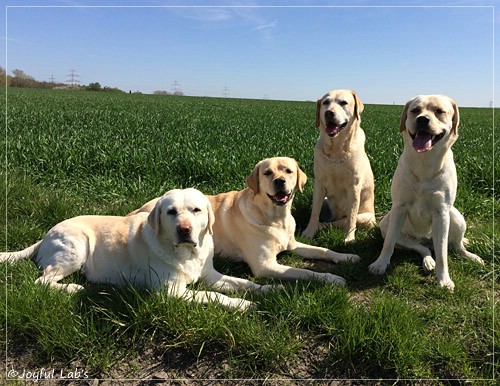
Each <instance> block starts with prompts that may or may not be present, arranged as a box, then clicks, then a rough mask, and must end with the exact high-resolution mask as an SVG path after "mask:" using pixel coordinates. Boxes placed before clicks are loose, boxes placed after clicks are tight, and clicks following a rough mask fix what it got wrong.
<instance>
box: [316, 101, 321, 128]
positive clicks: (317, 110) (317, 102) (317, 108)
mask: <svg viewBox="0 0 500 386" xmlns="http://www.w3.org/2000/svg"><path fill="white" fill-rule="evenodd" d="M320 110H321V99H318V100H317V101H316V128H318V127H319V124H320V123H321V121H320V118H319V112H320Z"/></svg>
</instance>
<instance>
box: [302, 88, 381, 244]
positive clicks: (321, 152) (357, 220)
mask: <svg viewBox="0 0 500 386" xmlns="http://www.w3.org/2000/svg"><path fill="white" fill-rule="evenodd" d="M363 108H364V106H363V103H361V101H360V100H359V98H358V97H357V95H356V93H355V92H354V91H351V90H333V91H330V92H329V93H327V94H325V95H324V96H323V97H322V98H321V99H319V100H318V101H317V106H316V127H319V129H320V132H319V138H318V141H317V142H316V146H315V148H314V192H313V203H312V209H311V217H310V220H309V224H308V225H307V228H306V229H305V230H304V231H303V232H302V236H304V237H306V238H309V239H311V238H313V237H314V234H315V233H316V231H317V230H318V228H319V225H320V224H319V218H320V212H321V208H322V206H323V205H324V204H326V205H327V207H328V209H329V211H330V213H331V219H330V221H331V222H329V224H331V225H334V226H336V227H339V228H343V229H345V231H346V237H345V242H346V243H348V242H352V241H354V240H355V232H356V225H358V226H364V227H368V228H371V227H373V226H375V208H374V182H373V172H372V169H371V166H370V161H369V160H368V156H367V155H366V153H365V133H364V131H363V129H362V128H361V127H360V123H361V113H362V112H363ZM325 197H326V200H325Z"/></svg>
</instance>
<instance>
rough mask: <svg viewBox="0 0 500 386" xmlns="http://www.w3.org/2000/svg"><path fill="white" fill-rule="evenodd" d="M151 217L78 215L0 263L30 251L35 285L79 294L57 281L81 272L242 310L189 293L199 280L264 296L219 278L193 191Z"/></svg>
mask: <svg viewBox="0 0 500 386" xmlns="http://www.w3.org/2000/svg"><path fill="white" fill-rule="evenodd" d="M151 209H152V210H151V213H149V214H148V213H139V214H137V215H135V216H129V217H117V216H80V217H74V218H71V219H69V220H66V221H63V222H61V223H59V224H57V225H56V226H54V227H53V228H52V229H51V230H50V231H49V232H48V233H47V235H46V236H45V237H44V238H43V240H41V241H39V242H38V243H36V244H34V245H32V246H31V247H28V248H26V249H25V250H23V251H19V252H10V253H1V254H0V261H6V260H9V261H13V260H18V259H23V258H27V257H29V256H31V255H32V254H35V253H36V262H37V263H38V265H40V266H41V268H42V270H43V272H42V276H41V277H39V278H38V279H37V280H36V282H37V283H46V284H49V285H50V286H52V287H55V288H61V289H66V290H67V291H70V292H71V291H77V290H80V289H82V288H83V287H82V286H80V285H78V284H60V283H58V281H59V280H61V279H62V278H64V277H66V276H68V275H71V274H72V273H74V272H76V271H78V270H82V271H83V273H84V274H85V276H86V277H87V279H88V280H89V281H91V282H96V283H109V284H117V285H124V284H127V283H130V284H133V285H136V286H140V287H146V288H150V289H154V290H158V291H161V290H162V289H165V287H168V289H167V290H168V293H169V294H171V295H173V296H177V297H184V298H186V299H192V300H194V301H197V302H200V303H208V302H211V301H216V302H220V303H221V304H223V305H225V306H229V307H235V308H239V309H243V310H244V309H247V308H249V307H250V306H252V303H251V302H249V301H246V300H243V299H238V298H230V297H227V296H224V295H222V294H220V293H216V292H209V291H194V290H189V289H187V288H186V286H187V285H188V284H190V283H194V282H196V281H202V282H204V283H205V284H207V285H210V286H213V287H215V288H216V289H218V290H220V291H232V290H236V289H238V288H248V289H253V290H261V291H263V292H266V291H267V290H269V289H270V288H271V287H272V286H260V285H258V284H255V283H252V282H251V281H248V280H244V279H240V278H235V277H230V276H225V275H222V274H221V273H219V272H217V271H216V270H215V269H214V268H213V260H212V259H213V240H212V235H211V233H212V227H213V223H214V215H213V211H212V209H211V207H210V202H209V201H208V200H207V198H206V196H204V195H203V194H202V193H201V192H199V191H198V190H195V189H185V190H171V191H169V192H167V193H165V195H164V196H162V197H161V198H160V199H159V200H158V202H157V203H156V205H155V206H154V207H153V208H151Z"/></svg>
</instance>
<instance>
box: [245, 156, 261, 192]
mask: <svg viewBox="0 0 500 386" xmlns="http://www.w3.org/2000/svg"><path fill="white" fill-rule="evenodd" d="M261 164H262V161H259V162H258V163H257V165H255V167H254V168H253V170H252V173H250V175H249V176H248V177H247V186H248V187H249V188H250V189H252V190H253V191H254V192H255V193H256V194H257V193H259V170H260V165H261Z"/></svg>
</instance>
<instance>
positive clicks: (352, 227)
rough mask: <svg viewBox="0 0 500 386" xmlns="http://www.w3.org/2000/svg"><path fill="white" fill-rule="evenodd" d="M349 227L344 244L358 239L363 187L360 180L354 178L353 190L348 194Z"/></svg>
mask: <svg viewBox="0 0 500 386" xmlns="http://www.w3.org/2000/svg"><path fill="white" fill-rule="evenodd" d="M348 195H349V197H348V208H349V211H348V212H347V227H346V232H347V234H346V237H345V239H344V243H346V244H348V243H352V242H353V241H355V239H356V222H357V218H358V211H359V204H360V199H361V185H360V183H359V178H357V177H356V176H353V186H352V190H351V191H350V192H349V193H348Z"/></svg>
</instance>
